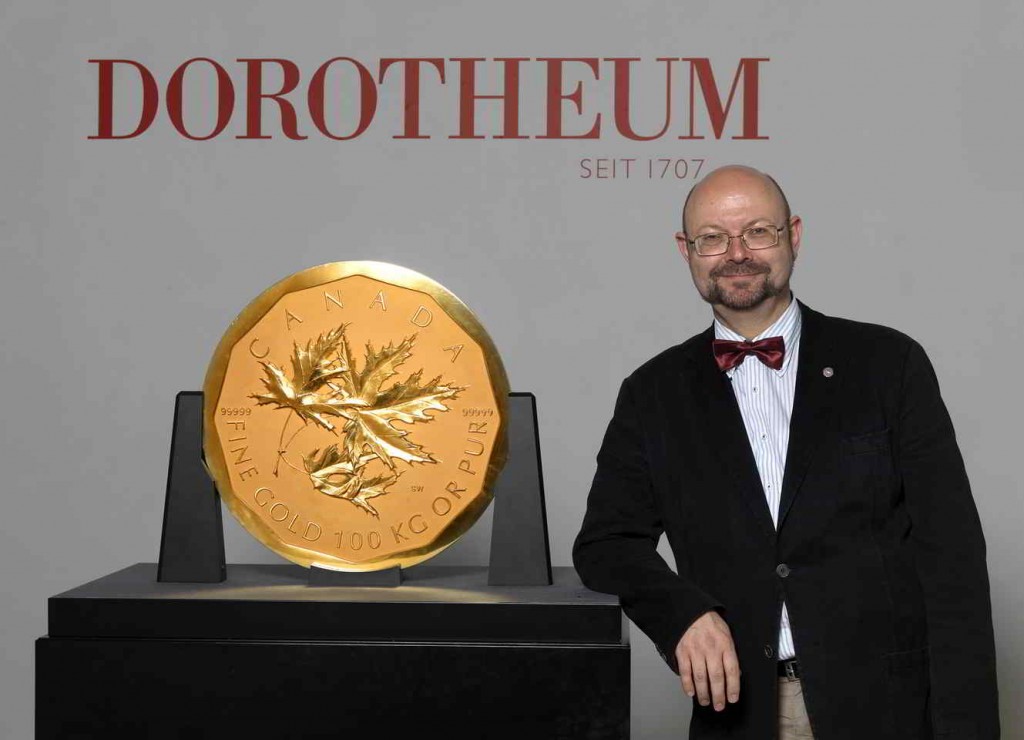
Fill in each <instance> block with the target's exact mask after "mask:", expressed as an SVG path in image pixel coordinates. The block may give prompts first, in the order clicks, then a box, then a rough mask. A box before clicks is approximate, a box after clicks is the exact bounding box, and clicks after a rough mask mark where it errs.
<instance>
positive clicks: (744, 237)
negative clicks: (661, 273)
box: [685, 222, 793, 257]
mask: <svg viewBox="0 0 1024 740" xmlns="http://www.w3.org/2000/svg"><path fill="white" fill-rule="evenodd" d="M768 226H770V227H771V228H773V229H775V243H774V244H771V245H769V246H767V247H752V246H750V244H749V243H748V242H747V232H748V231H750V230H751V229H764V228H768ZM791 228H793V224H792V223H788V222H787V223H786V225H785V226H776V225H775V224H768V225H762V226H748V227H747V228H745V229H744V230H743V231H741V232H740V233H739V234H730V233H729V232H728V231H712V232H710V233H708V234H698V235H697V236H696V237H695V238H693V239H686V240H685V241H686V243H687V244H689V245H691V246H692V247H693V251H694V253H695V254H696V255H697V256H698V257H717V256H718V255H720V254H726V253H727V252H728V251H729V247H731V246H732V240H733V239H739V240H740V241H742V242H743V246H744V247H746V248H747V249H749V250H751V251H754V252H756V251H758V250H761V249H774V248H775V247H777V246H779V242H780V241H781V240H780V239H779V234H780V233H781V232H782V231H783V230H784V229H791ZM714 234H724V235H725V236H726V242H725V249H723V250H722V251H721V252H714V253H712V254H701V253H700V252H699V251H698V250H697V239H700V238H701V237H702V236H712V235H714Z"/></svg>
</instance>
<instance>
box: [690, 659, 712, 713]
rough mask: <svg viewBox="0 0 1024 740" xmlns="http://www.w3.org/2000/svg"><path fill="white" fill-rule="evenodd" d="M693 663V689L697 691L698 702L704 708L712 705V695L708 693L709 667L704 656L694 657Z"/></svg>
mask: <svg viewBox="0 0 1024 740" xmlns="http://www.w3.org/2000/svg"><path fill="white" fill-rule="evenodd" d="M692 663H693V687H694V689H696V690H697V701H699V702H700V705H701V706H702V707H706V706H707V705H708V704H710V703H711V695H710V694H709V693H708V667H707V664H706V663H705V662H704V658H703V656H694V657H693V659H692Z"/></svg>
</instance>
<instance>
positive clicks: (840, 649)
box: [573, 166, 999, 740]
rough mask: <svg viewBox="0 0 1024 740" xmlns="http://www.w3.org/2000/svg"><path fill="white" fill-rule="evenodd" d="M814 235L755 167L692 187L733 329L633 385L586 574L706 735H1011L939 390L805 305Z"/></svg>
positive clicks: (597, 497)
mask: <svg viewBox="0 0 1024 740" xmlns="http://www.w3.org/2000/svg"><path fill="white" fill-rule="evenodd" d="M802 231H803V225H802V222H801V220H800V218H799V217H797V216H792V215H791V214H790V210H789V204H788V203H787V201H786V198H785V195H784V194H783V193H782V191H781V189H780V188H779V187H778V185H777V184H776V183H775V181H774V180H773V179H771V178H770V177H768V176H767V175H765V174H763V173H761V172H758V171H756V170H753V169H750V168H747V167H739V166H730V167H723V168H721V169H718V170H716V171H714V172H712V173H710V174H708V175H707V176H706V177H705V178H704V179H703V180H702V181H701V182H700V183H698V184H697V185H696V186H695V187H694V188H693V190H692V191H691V193H690V195H689V197H688V198H687V202H686V204H685V206H684V209H683V231H681V232H680V233H678V234H677V235H676V239H677V242H678V245H679V250H680V252H681V253H682V256H683V259H684V260H685V261H686V263H687V264H688V266H689V269H690V274H691V276H692V278H693V282H694V284H695V285H696V287H697V290H698V291H699V292H700V294H701V296H702V297H703V298H704V300H705V301H707V302H708V303H710V304H711V307H712V311H713V314H714V323H713V324H712V326H711V327H709V328H708V329H707V330H706V331H704V332H702V333H700V334H698V335H696V336H694V337H692V338H691V339H689V340H688V341H686V342H684V343H683V344H680V345H677V346H675V347H672V348H670V349H668V350H666V351H665V352H663V353H661V354H659V355H658V356H656V357H654V358H653V359H651V360H650V361H648V362H647V363H645V364H644V365H642V366H641V367H639V368H638V369H637V370H636V371H635V372H633V374H632V375H630V376H629V377H628V378H626V380H625V381H624V382H623V384H622V387H621V389H620V391H619V396H618V400H617V402H616V405H615V412H614V416H613V418H612V420H611V423H610V424H609V426H608V430H607V432H606V434H605V437H604V442H603V444H602V446H601V450H600V452H599V453H598V458H597V461H598V466H597V473H596V475H595V477H594V481H593V485H592V487H591V491H590V496H589V499H588V502H587V512H586V516H585V518H584V522H583V526H582V529H581V531H580V533H579V536H578V537H577V539H576V542H575V545H574V547H573V560H574V563H575V565H576V569H577V570H578V571H579V574H580V576H581V578H582V579H583V582H584V583H585V584H586V585H587V586H588V587H590V588H592V589H594V590H597V591H604V592H608V593H614V594H617V595H618V596H619V597H620V599H621V601H622V606H623V609H624V610H625V612H626V614H627V615H628V616H629V617H630V618H631V619H632V620H633V621H634V622H635V623H636V624H637V625H638V626H639V627H640V628H641V629H642V630H643V631H644V632H645V633H646V634H647V635H648V636H649V637H650V638H651V639H652V640H653V642H654V643H655V645H656V646H657V647H658V650H659V652H660V653H661V655H662V657H663V658H665V660H666V662H667V663H668V664H669V666H670V667H671V668H672V669H673V670H674V671H676V672H677V673H679V675H680V679H681V683H682V687H683V690H684V691H685V692H686V693H687V694H688V695H689V696H691V697H694V707H693V717H692V721H691V725H690V737H691V738H693V739H695V740H696V739H699V738H751V739H752V740H765V739H766V738H772V737H781V738H789V737H808V738H809V737H814V738H817V740H833V739H836V738H851V739H853V738H856V739H857V740H877V739H878V738H899V740H911V739H915V738H921V739H924V738H933V737H935V738H956V739H957V740H967V739H969V738H986V739H988V738H996V737H998V735H999V720H998V710H997V697H996V680H995V654H994V646H993V637H992V621H991V607H990V603H989V592H988V575H987V571H986V566H985V542H984V538H983V536H982V532H981V526H980V522H979V519H978V514H977V510H976V509H975V505H974V501H973V499H972V497H971V492H970V487H969V484H968V481H967V475H966V472H965V470H964V465H963V459H962V457H961V455H960V451H959V449H958V447H957V444H956V440H955V437H954V432H953V427H952V424H951V422H950V418H949V414H948V413H947V411H946V408H945V405H944V404H943V402H942V399H941V397H940V395H939V387H938V383H937V380H936V377H935V373H934V371H933V369H932V366H931V363H930V362H929V360H928V358H927V356H926V355H925V352H924V350H923V349H922V348H921V345H920V344H918V343H917V342H915V341H914V340H913V339H911V338H910V337H908V336H906V335H905V334H901V333H900V332H898V331H895V330H893V329H889V328H886V327H883V326H877V325H873V324H865V323H860V322H855V321H849V320H846V319H839V318H833V317H829V316H825V315H823V314H821V313H818V312H817V311H814V310H813V309H811V308H810V307H808V306H807V305H805V304H803V303H802V302H800V301H798V300H796V298H795V297H794V296H793V294H792V291H791V290H790V287H789V282H790V276H791V274H792V271H793V264H794V262H795V260H796V257H797V254H798V253H799V250H800V241H801V235H802ZM951 339H952V337H951ZM662 532H664V533H665V534H666V535H667V537H668V540H669V544H670V545H671V547H672V551H673V554H674V556H675V560H676V568H677V571H678V573H675V572H673V571H672V570H671V569H670V568H669V567H668V565H667V564H666V563H665V561H664V560H663V559H662V558H661V557H660V556H659V555H658V553H657V552H656V550H655V548H656V546H657V544H658V540H659V539H660V537H661V534H662ZM812 733H813V734H812Z"/></svg>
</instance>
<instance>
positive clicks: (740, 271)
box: [710, 265, 771, 278]
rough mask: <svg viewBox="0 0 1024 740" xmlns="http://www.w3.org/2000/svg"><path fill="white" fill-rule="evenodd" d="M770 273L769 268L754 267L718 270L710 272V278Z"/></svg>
mask: <svg viewBox="0 0 1024 740" xmlns="http://www.w3.org/2000/svg"><path fill="white" fill-rule="evenodd" d="M769 272H771V268H770V267H768V266H767V265H765V266H760V267H758V266H755V267H736V268H720V269H718V270H712V271H711V273H710V274H711V277H713V278H715V277H728V276H730V275H761V274H763V273H769Z"/></svg>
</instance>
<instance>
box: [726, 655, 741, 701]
mask: <svg viewBox="0 0 1024 740" xmlns="http://www.w3.org/2000/svg"><path fill="white" fill-rule="evenodd" d="M722 663H723V665H724V667H725V697H726V699H728V700H729V703H730V704H735V703H736V702H738V701H739V700H740V662H739V659H738V658H737V657H736V649H735V648H734V647H733V646H731V645H730V646H729V649H728V650H726V651H725V654H724V655H723V656H722Z"/></svg>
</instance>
